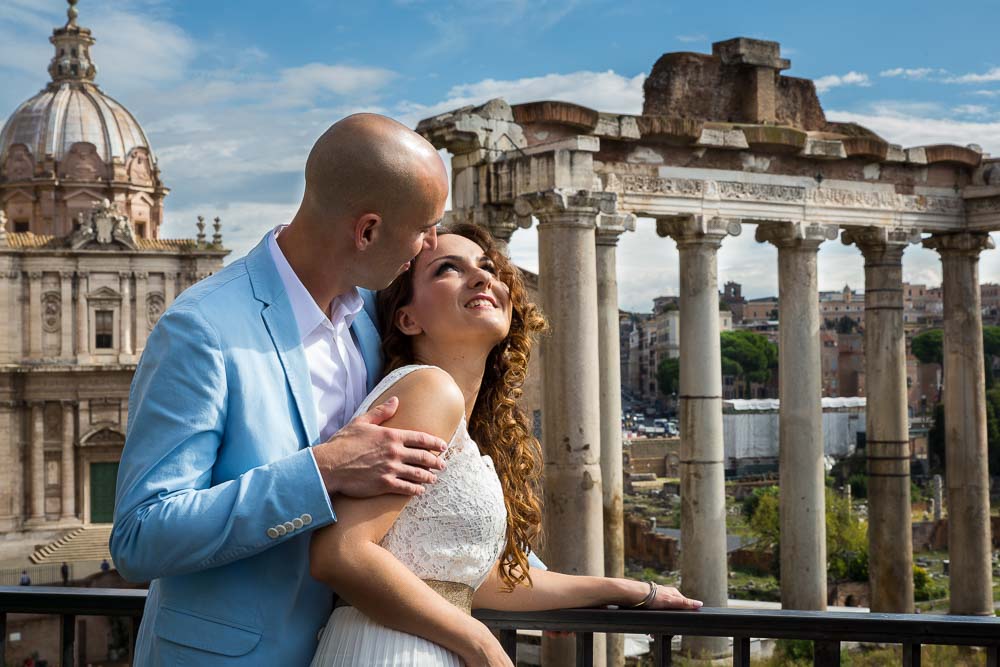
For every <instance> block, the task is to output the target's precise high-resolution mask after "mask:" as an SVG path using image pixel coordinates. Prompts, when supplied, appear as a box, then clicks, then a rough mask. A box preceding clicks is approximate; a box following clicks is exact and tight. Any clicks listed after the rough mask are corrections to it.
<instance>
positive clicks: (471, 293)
mask: <svg viewBox="0 0 1000 667" xmlns="http://www.w3.org/2000/svg"><path fill="white" fill-rule="evenodd" d="M510 319H511V302H510V290H509V289H508V287H507V285H506V284H504V283H503V282H502V281H501V280H500V279H499V278H498V277H497V275H496V267H495V266H494V265H493V262H492V261H491V260H490V259H489V257H487V256H486V254H485V253H484V252H483V249H482V248H480V247H479V245H478V244H477V243H475V242H474V241H470V240H469V239H467V238H465V237H464V236H459V235H458V234H445V235H443V236H441V237H439V238H438V242H437V246H436V247H434V248H433V249H425V250H424V251H423V252H422V253H420V255H418V256H417V259H416V265H415V266H414V270H413V298H412V300H411V301H410V303H409V304H408V305H406V306H403V307H402V308H400V309H399V311H397V313H396V324H397V326H399V328H400V330H401V331H403V333H405V334H407V335H414V336H424V337H426V340H427V342H428V343H430V344H431V345H433V346H435V347H438V346H440V345H445V344H451V345H455V344H457V345H465V344H469V343H481V344H482V345H483V346H484V347H485V349H486V350H487V351H488V350H491V349H493V347H494V346H495V345H496V344H497V343H499V342H500V341H502V340H503V339H504V338H505V337H506V336H507V333H508V331H510Z"/></svg>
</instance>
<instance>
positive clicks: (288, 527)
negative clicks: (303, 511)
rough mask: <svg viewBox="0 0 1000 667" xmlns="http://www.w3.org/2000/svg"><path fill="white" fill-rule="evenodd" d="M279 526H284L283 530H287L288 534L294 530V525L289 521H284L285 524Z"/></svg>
mask: <svg viewBox="0 0 1000 667" xmlns="http://www.w3.org/2000/svg"><path fill="white" fill-rule="evenodd" d="M281 525H282V526H284V527H285V530H287V531H288V532H289V533H290V532H292V531H293V530H295V524H294V523H292V522H291V521H286V522H285V523H283V524H281Z"/></svg>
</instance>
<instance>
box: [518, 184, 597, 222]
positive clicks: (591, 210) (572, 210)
mask: <svg viewBox="0 0 1000 667" xmlns="http://www.w3.org/2000/svg"><path fill="white" fill-rule="evenodd" d="M616 201H617V195H615V194H614V193H613V192H594V191H591V190H577V191H575V192H573V191H567V190H563V189H560V188H554V189H552V190H545V191H544V192H532V193H530V194H526V195H521V196H520V197H518V198H517V199H515V200H514V212H515V213H517V215H519V216H521V217H526V216H530V215H534V216H536V217H537V218H538V222H539V225H540V226H560V227H588V228H591V229H593V228H595V227H596V226H597V216H598V215H599V214H601V213H614V211H615V202H616Z"/></svg>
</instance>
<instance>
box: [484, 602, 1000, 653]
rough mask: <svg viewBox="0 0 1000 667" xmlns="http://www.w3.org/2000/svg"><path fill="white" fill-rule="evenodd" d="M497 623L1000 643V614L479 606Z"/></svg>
mask: <svg viewBox="0 0 1000 667" xmlns="http://www.w3.org/2000/svg"><path fill="white" fill-rule="evenodd" d="M473 615H474V616H475V617H476V618H478V619H479V620H481V621H483V622H484V623H486V624H487V625H489V626H490V627H493V628H497V629H514V628H519V629H528V630H562V631H567V632H631V633H642V634H661V635H692V636H694V635H697V636H706V637H707V636H712V637H766V638H769V639H809V640H821V641H855V642H880V643H902V642H907V641H910V642H914V643H919V644H955V645H958V644H961V645H968V646H998V647H1000V618H997V617H994V616H952V615H944V614H884V613H874V612H840V611H837V612H822V611H795V610H773V609H730V608H725V607H703V608H701V609H700V610H698V611H650V610H630V609H563V610H559V611H543V612H511V611H493V610H486V609H477V610H476V611H475V612H473Z"/></svg>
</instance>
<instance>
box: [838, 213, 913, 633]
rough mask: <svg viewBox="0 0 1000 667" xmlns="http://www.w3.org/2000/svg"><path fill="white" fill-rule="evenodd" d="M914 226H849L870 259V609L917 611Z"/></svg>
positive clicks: (849, 235)
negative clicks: (911, 401)
mask: <svg viewBox="0 0 1000 667" xmlns="http://www.w3.org/2000/svg"><path fill="white" fill-rule="evenodd" d="M919 238H920V234H919V233H918V232H916V231H915V230H910V229H894V230H888V229H886V228H880V227H866V228H858V229H851V230H848V231H845V232H844V234H843V236H842V239H841V240H842V241H843V242H844V243H845V244H852V243H853V244H855V245H857V246H858V249H860V250H861V252H862V254H863V255H864V258H865V386H866V390H865V393H866V394H867V396H868V404H867V406H866V409H865V420H866V422H867V423H866V429H865V430H866V433H867V437H866V438H865V443H866V447H867V450H868V572H869V575H868V576H869V581H870V583H871V610H872V611H878V612H891V613H901V614H912V613H913V532H912V528H911V525H910V524H911V521H910V435H909V415H908V413H907V404H906V337H905V334H904V331H903V251H904V250H905V249H906V246H907V244H909V243H912V242H915V241H916V240H919Z"/></svg>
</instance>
